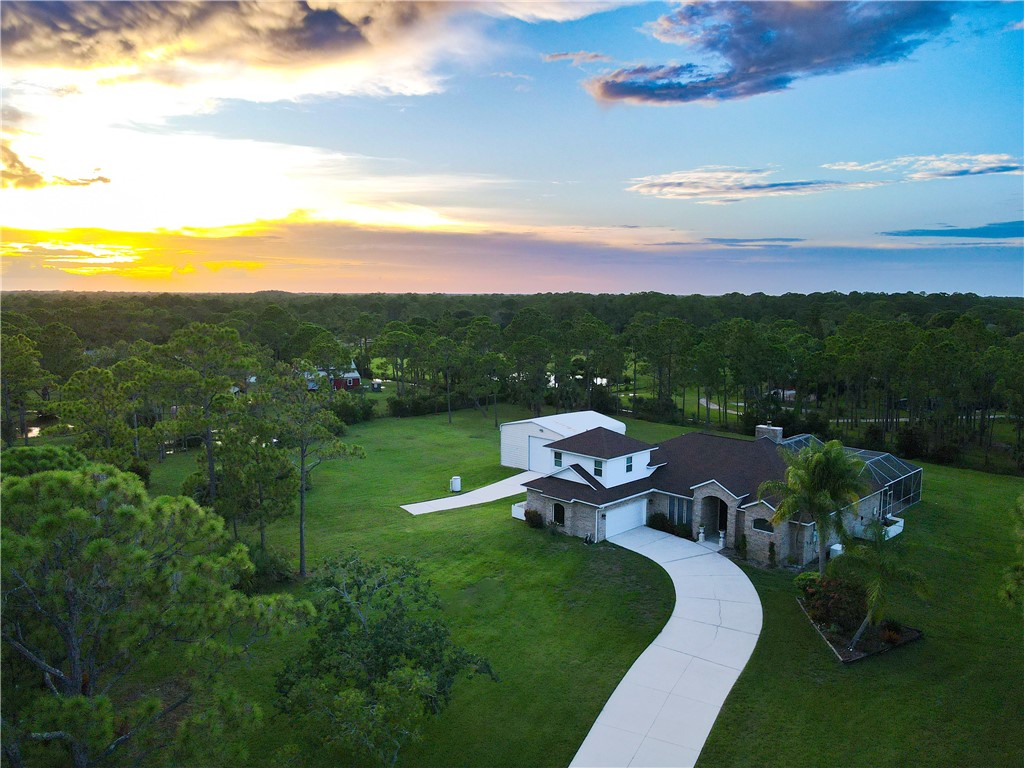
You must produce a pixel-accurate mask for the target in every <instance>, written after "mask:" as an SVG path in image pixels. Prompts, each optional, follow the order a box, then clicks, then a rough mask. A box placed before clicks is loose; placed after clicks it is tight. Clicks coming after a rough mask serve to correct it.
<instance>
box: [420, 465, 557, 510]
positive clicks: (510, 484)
mask: <svg viewBox="0 0 1024 768" xmlns="http://www.w3.org/2000/svg"><path fill="white" fill-rule="evenodd" d="M538 477H542V475H541V473H540V472H520V473H519V474H518V475H513V476H512V477H506V478H505V479H504V480H499V481H498V482H496V483H491V484H490V485H485V486H484V487H483V488H477V489H475V490H472V491H466V492H465V493H453V494H452V495H451V496H443V497H442V498H440V499H432V500H431V501H421V502H418V503H416V504H403V505H402V509H404V510H405V511H406V512H408V513H409V514H411V515H425V514H427V513H428V512H440V511H441V510H444V509H459V508H460V507H472V506H474V505H476V504H486V503H488V502H490V501H497V500H498V499H507V498H509V497H510V496H518V495H519V494H520V493H526V489H525V488H523V483H527V482H529V481H530V480H535V479H537V478H538Z"/></svg>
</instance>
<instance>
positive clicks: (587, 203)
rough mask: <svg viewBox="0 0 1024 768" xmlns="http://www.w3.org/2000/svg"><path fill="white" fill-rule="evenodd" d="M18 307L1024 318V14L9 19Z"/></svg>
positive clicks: (211, 7) (202, 10)
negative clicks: (340, 296)
mask: <svg viewBox="0 0 1024 768" xmlns="http://www.w3.org/2000/svg"><path fill="white" fill-rule="evenodd" d="M0 14H2V20H3V38H2V39H3V54H4V61H5V68H4V73H3V77H4V84H3V85H4V93H3V107H4V126H3V142H4V144H3V147H4V164H5V172H4V190H3V197H4V199H5V201H6V202H5V205H4V206H3V210H4V213H3V214H0V221H2V223H3V226H4V243H3V246H2V247H3V287H4V288H5V289H7V290H15V289H22V288H32V289H58V288H67V289H77V290H90V289H95V290H183V291H196V290H230V291H252V290H263V289H266V288H281V289H285V290H293V291H332V292H333V291H339V292H357V291H375V290H383V291H407V290H408V291H445V292H476V291H480V292H502V291H508V292H533V291H569V290H581V291H609V292H627V291H639V290H661V291H666V292H671V293H723V292H728V291H733V290H735V291H743V292H753V291H765V292H769V293H784V292H786V291H814V290H838V291H850V290H861V291H866V290H880V291H889V292H897V291H906V290H912V291H944V292H954V291H974V292H977V293H982V294H999V295H1024V256H1022V243H1024V238H1022V236H1021V235H1022V230H1021V224H1020V222H1021V220H1022V219H1024V194H1022V175H1021V170H1022V162H1024V161H1022V155H1024V74H1022V73H1024V56H1022V46H1024V43H1022V40H1024V30H1022V26H1024V25H1022V22H1024V4H1021V3H906V2H896V3H840V2H836V3H796V4H794V3H762V2H752V3H741V2H729V3H656V4H629V5H619V4H615V3H610V2H609V3H603V4H597V3H591V4H574V3H563V2H533V3H455V4H453V5H452V4H444V5H442V4H438V3H401V4H400V3H385V4H372V3H274V4H265V5H263V6H257V7H256V8H248V9H242V8H239V7H236V6H235V5H234V4H229V3H219V4H209V3H206V4H202V3H200V4H186V3H151V4H136V3H115V4H97V3H73V4H60V3H53V4H41V3H27V4H23V3H18V2H5V3H4V5H3V6H2V9H0Z"/></svg>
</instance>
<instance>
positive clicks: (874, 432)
mask: <svg viewBox="0 0 1024 768" xmlns="http://www.w3.org/2000/svg"><path fill="white" fill-rule="evenodd" d="M861 447H862V448H867V449H868V450H869V451H884V450H885V430H884V429H882V425H881V424H868V426H867V428H866V429H865V430H864V439H863V440H861Z"/></svg>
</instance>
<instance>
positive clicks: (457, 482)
mask: <svg viewBox="0 0 1024 768" xmlns="http://www.w3.org/2000/svg"><path fill="white" fill-rule="evenodd" d="M449 489H450V490H451V492H452V493H460V492H461V491H462V478H461V477H459V476H458V475H456V476H455V477H453V478H452V482H451V485H450V486H449Z"/></svg>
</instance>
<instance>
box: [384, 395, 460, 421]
mask: <svg viewBox="0 0 1024 768" xmlns="http://www.w3.org/2000/svg"><path fill="white" fill-rule="evenodd" d="M470 405H471V403H469V402H468V401H467V400H466V399H465V398H464V397H462V396H461V395H458V394H456V393H452V410H453V411H458V410H461V409H463V408H468V407H470ZM447 412H448V398H447V396H446V395H443V394H441V395H428V394H416V395H406V396H404V397H397V396H396V397H389V398H388V413H389V414H390V415H391V416H395V417H398V418H402V417H405V416H427V415H429V414H434V413H447Z"/></svg>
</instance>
